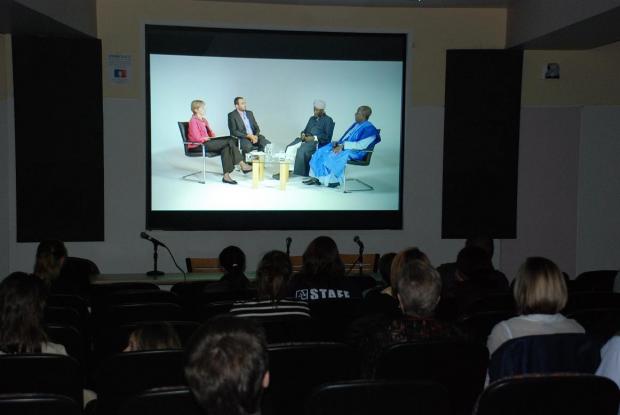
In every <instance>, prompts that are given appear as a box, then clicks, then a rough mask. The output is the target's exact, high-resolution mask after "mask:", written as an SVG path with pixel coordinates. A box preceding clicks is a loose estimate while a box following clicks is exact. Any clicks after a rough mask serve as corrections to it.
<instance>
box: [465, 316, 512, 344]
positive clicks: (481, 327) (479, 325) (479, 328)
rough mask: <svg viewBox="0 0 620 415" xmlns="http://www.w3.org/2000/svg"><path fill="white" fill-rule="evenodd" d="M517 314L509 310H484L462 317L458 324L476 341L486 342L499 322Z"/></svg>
mask: <svg viewBox="0 0 620 415" xmlns="http://www.w3.org/2000/svg"><path fill="white" fill-rule="evenodd" d="M515 316H516V313H515V312H514V311H509V310H500V311H482V312H478V313H472V314H467V315H464V316H462V317H460V318H459V319H458V322H457V324H458V325H459V327H461V329H463V331H464V332H465V333H467V334H468V335H469V336H470V337H471V338H472V339H473V340H474V341H476V342H478V343H480V344H486V342H487V338H488V337H489V334H491V330H493V327H495V325H496V324H497V323H499V322H501V321H504V320H508V319H509V318H512V317H515Z"/></svg>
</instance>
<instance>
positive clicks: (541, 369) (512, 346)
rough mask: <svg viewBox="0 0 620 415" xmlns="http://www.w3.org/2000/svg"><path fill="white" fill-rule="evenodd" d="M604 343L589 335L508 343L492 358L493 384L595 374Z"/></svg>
mask: <svg viewBox="0 0 620 415" xmlns="http://www.w3.org/2000/svg"><path fill="white" fill-rule="evenodd" d="M600 350H601V343H600V342H599V341H597V340H595V339H593V338H592V337H590V336H588V335H586V334H575V333H570V334H547V335H540V336H525V337H518V338H516V339H512V340H508V341H507V342H505V343H504V344H502V345H501V346H500V347H499V348H498V349H497V350H496V351H494V352H493V354H492V355H491V360H490V362H489V379H490V381H491V382H493V381H495V380H498V379H502V378H505V377H510V376H517V375H524V374H532V373H538V374H551V373H594V372H595V371H596V369H597V368H598V366H599V364H600V362H601V356H600Z"/></svg>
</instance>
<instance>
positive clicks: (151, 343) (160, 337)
mask: <svg viewBox="0 0 620 415" xmlns="http://www.w3.org/2000/svg"><path fill="white" fill-rule="evenodd" d="M180 348H181V340H179V335H178V334H177V332H176V330H175V329H174V327H172V325H171V324H170V323H168V322H167V321H162V322H153V323H143V324H141V325H139V326H138V327H137V328H136V329H135V330H134V331H133V332H132V333H131V334H130V335H129V341H128V343H127V347H126V348H125V350H124V351H125V352H138V351H142V350H165V349H180Z"/></svg>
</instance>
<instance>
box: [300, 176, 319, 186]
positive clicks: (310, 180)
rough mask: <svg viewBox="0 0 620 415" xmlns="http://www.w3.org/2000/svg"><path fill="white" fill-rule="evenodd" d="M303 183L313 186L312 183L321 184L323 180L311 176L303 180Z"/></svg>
mask: <svg viewBox="0 0 620 415" xmlns="http://www.w3.org/2000/svg"><path fill="white" fill-rule="evenodd" d="M302 183H303V184H307V185H308V186H312V185H319V186H320V185H321V182H320V181H319V179H315V178H314V177H311V178H310V179H308V180H306V181H303V182H302Z"/></svg>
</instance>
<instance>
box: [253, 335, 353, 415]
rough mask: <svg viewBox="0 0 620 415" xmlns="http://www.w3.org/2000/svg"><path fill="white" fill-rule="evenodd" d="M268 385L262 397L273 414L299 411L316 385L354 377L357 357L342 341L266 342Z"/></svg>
mask: <svg viewBox="0 0 620 415" xmlns="http://www.w3.org/2000/svg"><path fill="white" fill-rule="evenodd" d="M269 372H270V374H271V376H270V380H271V382H270V386H269V389H267V392H266V395H265V398H266V403H267V404H268V405H270V406H271V407H272V408H273V410H274V413H275V414H287V413H288V414H290V413H296V412H299V409H300V405H302V404H303V402H304V401H305V399H306V398H307V396H308V395H309V393H310V392H311V391H312V390H313V389H314V388H315V387H317V386H319V385H321V384H323V383H326V382H334V381H340V380H349V379H355V378H357V377H358V374H359V357H358V354H357V353H356V352H355V350H354V349H352V348H351V347H350V346H347V345H345V344H342V343H327V342H326V343H321V342H311V343H287V344H273V345H270V346H269Z"/></svg>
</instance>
